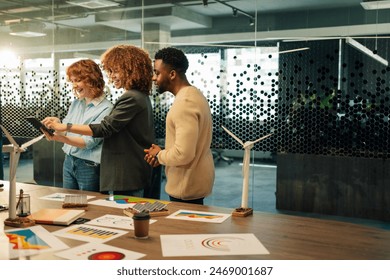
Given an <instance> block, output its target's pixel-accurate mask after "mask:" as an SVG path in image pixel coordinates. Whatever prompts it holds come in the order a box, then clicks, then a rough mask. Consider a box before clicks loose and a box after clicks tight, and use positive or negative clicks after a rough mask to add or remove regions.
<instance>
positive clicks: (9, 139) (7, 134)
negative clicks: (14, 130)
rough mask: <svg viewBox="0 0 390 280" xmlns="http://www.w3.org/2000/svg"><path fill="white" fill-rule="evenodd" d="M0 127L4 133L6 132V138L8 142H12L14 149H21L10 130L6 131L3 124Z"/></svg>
mask: <svg viewBox="0 0 390 280" xmlns="http://www.w3.org/2000/svg"><path fill="white" fill-rule="evenodd" d="M0 127H1V129H2V130H3V132H4V134H5V136H6V137H7V139H8V141H9V142H11V144H13V145H14V147H17V148H19V145H18V143H16V141H15V140H14V138H13V137H12V136H11V134H9V132H8V130H7V129H5V127H4V126H2V125H1V124H0Z"/></svg>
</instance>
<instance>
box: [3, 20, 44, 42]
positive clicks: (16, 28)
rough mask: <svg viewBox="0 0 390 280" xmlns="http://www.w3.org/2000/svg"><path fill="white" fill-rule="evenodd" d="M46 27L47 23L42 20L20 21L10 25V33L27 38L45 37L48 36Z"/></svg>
mask: <svg viewBox="0 0 390 280" xmlns="http://www.w3.org/2000/svg"><path fill="white" fill-rule="evenodd" d="M44 28H45V24H44V23H41V22H33V21H29V22H23V21H22V22H20V23H17V24H12V25H10V29H11V32H10V33H9V34H10V35H12V36H19V37H25V38H32V37H43V36H46V33H44V32H43V29H44Z"/></svg>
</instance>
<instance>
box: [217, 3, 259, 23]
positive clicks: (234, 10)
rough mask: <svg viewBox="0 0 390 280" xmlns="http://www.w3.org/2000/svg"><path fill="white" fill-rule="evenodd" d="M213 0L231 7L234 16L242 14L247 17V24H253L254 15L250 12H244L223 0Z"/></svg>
mask: <svg viewBox="0 0 390 280" xmlns="http://www.w3.org/2000/svg"><path fill="white" fill-rule="evenodd" d="M214 1H215V2H217V3H219V4H222V5H225V6H227V7H229V8H232V10H233V16H234V17H236V16H238V14H241V15H244V16H246V17H248V18H249V25H251V26H252V25H254V24H255V17H254V16H252V15H251V14H248V13H247V12H245V11H243V10H241V9H239V8H236V7H234V6H232V5H230V4H228V3H225V2H223V1H220V0H214Z"/></svg>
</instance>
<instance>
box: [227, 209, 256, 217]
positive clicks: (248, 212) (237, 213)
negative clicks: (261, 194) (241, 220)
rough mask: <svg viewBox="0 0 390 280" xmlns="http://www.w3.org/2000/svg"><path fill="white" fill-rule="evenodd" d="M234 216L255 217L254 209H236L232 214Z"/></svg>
mask: <svg viewBox="0 0 390 280" xmlns="http://www.w3.org/2000/svg"><path fill="white" fill-rule="evenodd" d="M232 215H233V216H236V217H246V216H249V215H253V209H252V208H243V207H240V208H236V209H234V211H233V212H232Z"/></svg>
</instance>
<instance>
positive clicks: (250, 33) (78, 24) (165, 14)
mask: <svg viewBox="0 0 390 280" xmlns="http://www.w3.org/2000/svg"><path fill="white" fill-rule="evenodd" d="M360 2H361V0H294V1H293V0H239V1H237V0H224V1H223V0H221V1H219V0H218V1H217V0H210V1H205V0H198V1H194V0H176V1H175V0H174V1H161V0H109V1H107V0H68V1H65V0H60V1H55V0H12V1H0V33H1V38H2V39H1V42H0V47H3V46H6V47H9V46H12V47H14V48H15V49H18V48H19V49H23V50H24V51H27V49H30V52H34V51H36V52H38V51H43V50H45V48H47V49H50V48H51V49H53V46H54V45H55V46H57V47H56V49H60V50H62V51H67V50H68V51H87V50H90V51H93V50H101V49H105V48H107V47H108V46H109V45H112V44H113V43H114V42H123V41H126V42H132V43H134V44H140V42H141V41H142V40H143V38H142V35H141V34H145V32H144V31H145V30H152V29H153V28H154V30H160V29H161V30H165V31H168V33H169V38H165V42H164V43H166V42H170V43H172V44H194V43H197V44H216V43H218V44H221V43H234V42H240V43H243V42H254V41H255V40H256V41H258V40H267V41H270V40H271V41H272V40H276V41H277V40H282V39H297V40H307V39H312V38H317V37H321V38H323V37H345V36H351V37H354V36H373V35H375V36H378V35H383V34H386V33H387V32H388V30H390V24H389V22H390V14H389V11H390V10H370V11H368V10H364V9H363V7H362V6H361V5H360ZM206 3H207V5H205V4H206ZM110 4H113V6H110ZM81 5H82V6H81ZM250 21H253V22H254V23H255V24H253V25H250ZM25 29H27V30H28V31H34V32H42V33H44V34H46V36H43V37H36V38H28V41H26V38H25V37H19V36H11V35H9V33H10V32H15V31H19V30H25ZM26 42H28V47H29V48H27V46H26ZM155 43H158V42H155ZM34 48H35V49H34ZM36 48H39V50H38V49H36Z"/></svg>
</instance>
